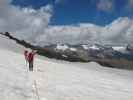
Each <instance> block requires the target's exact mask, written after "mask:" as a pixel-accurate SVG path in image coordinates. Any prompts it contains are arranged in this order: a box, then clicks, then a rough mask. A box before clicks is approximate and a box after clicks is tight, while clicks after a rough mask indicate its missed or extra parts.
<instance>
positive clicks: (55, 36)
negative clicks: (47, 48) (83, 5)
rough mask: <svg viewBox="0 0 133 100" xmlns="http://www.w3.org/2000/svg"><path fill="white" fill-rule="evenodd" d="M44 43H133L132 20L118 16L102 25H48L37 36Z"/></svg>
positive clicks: (39, 41) (40, 42)
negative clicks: (42, 32)
mask: <svg viewBox="0 0 133 100" xmlns="http://www.w3.org/2000/svg"><path fill="white" fill-rule="evenodd" d="M37 40H38V43H39V44H42V45H43V44H44V43H70V44H77V43H102V44H118V45H122V44H123V45H124V44H128V43H133V20H131V19H129V18H126V17H125V18H119V19H117V20H115V21H114V22H112V23H111V24H109V25H106V26H104V27H101V26H97V25H94V24H89V23H88V24H79V25H76V26H74V25H65V26H49V27H48V28H47V29H46V30H45V32H44V34H43V35H41V36H40V37H38V38H37Z"/></svg>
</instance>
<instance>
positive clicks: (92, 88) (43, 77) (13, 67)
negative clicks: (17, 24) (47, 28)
mask: <svg viewBox="0 0 133 100" xmlns="http://www.w3.org/2000/svg"><path fill="white" fill-rule="evenodd" d="M0 44H1V42H0ZM10 45H14V44H12V43H11V44H10ZM0 55H1V57H0V100H133V71H128V70H120V69H112V68H106V67H102V66H100V65H98V64H97V63H94V62H90V63H70V62H65V61H57V60H53V59H48V58H44V57H37V56H36V59H35V63H34V65H35V67H34V71H33V72H29V71H28V67H27V66H26V64H25V60H24V57H23V55H22V54H21V53H15V52H13V51H10V50H9V49H0Z"/></svg>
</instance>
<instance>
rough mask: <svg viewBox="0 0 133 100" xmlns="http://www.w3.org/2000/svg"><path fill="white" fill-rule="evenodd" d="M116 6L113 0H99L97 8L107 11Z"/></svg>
mask: <svg viewBox="0 0 133 100" xmlns="http://www.w3.org/2000/svg"><path fill="white" fill-rule="evenodd" d="M113 8H114V5H113V0H99V2H98V3H97V9H98V10H101V11H105V12H110V11H112V10H113Z"/></svg>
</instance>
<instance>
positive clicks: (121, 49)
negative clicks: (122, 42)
mask: <svg viewBox="0 0 133 100" xmlns="http://www.w3.org/2000/svg"><path fill="white" fill-rule="evenodd" d="M112 48H113V49H114V50H116V51H119V52H123V53H124V52H126V47H123V46H114V47H112Z"/></svg>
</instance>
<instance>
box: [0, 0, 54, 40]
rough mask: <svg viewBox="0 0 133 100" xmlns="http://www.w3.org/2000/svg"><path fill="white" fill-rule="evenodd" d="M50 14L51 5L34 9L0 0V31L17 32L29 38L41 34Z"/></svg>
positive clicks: (7, 0)
mask: <svg viewBox="0 0 133 100" xmlns="http://www.w3.org/2000/svg"><path fill="white" fill-rule="evenodd" d="M51 15H52V7H51V6H50V5H47V6H45V7H42V8H40V9H39V10H35V9H32V8H20V7H16V6H12V5H10V1H9V0H0V31H1V32H5V31H9V32H12V33H19V36H21V37H26V36H27V37H28V38H29V40H31V39H32V41H34V38H35V37H36V36H38V35H39V34H42V33H43V31H44V29H45V27H47V25H48V23H49V21H50V17H51Z"/></svg>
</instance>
